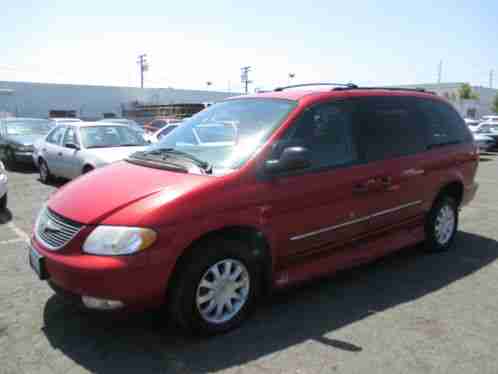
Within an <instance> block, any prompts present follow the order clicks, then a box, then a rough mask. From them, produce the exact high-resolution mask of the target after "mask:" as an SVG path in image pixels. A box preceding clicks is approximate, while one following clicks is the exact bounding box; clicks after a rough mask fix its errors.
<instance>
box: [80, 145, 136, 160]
mask: <svg viewBox="0 0 498 374" xmlns="http://www.w3.org/2000/svg"><path fill="white" fill-rule="evenodd" d="M145 148H146V147H113V148H93V149H92V148H90V149H87V150H85V153H87V154H89V155H91V156H93V157H94V158H95V159H96V160H98V161H99V162H101V163H102V164H111V163H113V162H116V161H121V160H124V159H125V158H126V157H128V156H129V155H131V154H132V153H135V152H139V151H143V150H145Z"/></svg>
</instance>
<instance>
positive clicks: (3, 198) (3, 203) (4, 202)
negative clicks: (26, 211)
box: [0, 194, 7, 213]
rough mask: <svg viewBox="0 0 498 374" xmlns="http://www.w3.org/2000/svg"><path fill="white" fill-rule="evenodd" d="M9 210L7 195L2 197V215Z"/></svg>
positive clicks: (0, 201)
mask: <svg viewBox="0 0 498 374" xmlns="http://www.w3.org/2000/svg"><path fill="white" fill-rule="evenodd" d="M6 210H7V194H5V195H3V196H2V197H0V213H1V212H5V211H6Z"/></svg>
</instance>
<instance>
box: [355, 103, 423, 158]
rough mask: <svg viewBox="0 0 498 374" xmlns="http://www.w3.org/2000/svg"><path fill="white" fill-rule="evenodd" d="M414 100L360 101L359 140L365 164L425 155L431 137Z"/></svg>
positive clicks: (357, 134) (357, 136) (357, 116)
mask: <svg viewBox="0 0 498 374" xmlns="http://www.w3.org/2000/svg"><path fill="white" fill-rule="evenodd" d="M413 104H414V103H413V101H412V100H411V98H409V97H406V98H403V97H369V98H362V99H359V100H358V101H357V105H356V112H355V116H354V126H355V136H356V138H357V143H358V146H359V151H360V155H361V159H362V160H363V161H365V162H372V161H379V160H385V159H390V158H397V157H402V156H407V155H412V154H416V153H419V152H423V151H424V150H425V149H426V148H427V141H426V139H427V137H426V133H425V128H424V126H423V123H422V121H421V117H420V114H419V113H418V111H417V110H416V107H415V105H413Z"/></svg>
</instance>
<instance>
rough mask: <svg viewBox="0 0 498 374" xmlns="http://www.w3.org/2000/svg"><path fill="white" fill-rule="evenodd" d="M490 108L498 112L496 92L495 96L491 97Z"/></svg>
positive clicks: (497, 95)
mask: <svg viewBox="0 0 498 374" xmlns="http://www.w3.org/2000/svg"><path fill="white" fill-rule="evenodd" d="M491 110H492V111H493V113H495V114H498V94H496V96H495V98H494V99H493V104H492V105H491Z"/></svg>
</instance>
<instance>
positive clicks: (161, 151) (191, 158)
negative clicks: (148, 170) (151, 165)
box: [141, 148, 213, 173]
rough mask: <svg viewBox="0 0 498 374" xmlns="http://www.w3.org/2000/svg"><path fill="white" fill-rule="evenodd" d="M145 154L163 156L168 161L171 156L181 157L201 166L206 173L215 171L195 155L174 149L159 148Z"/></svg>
mask: <svg viewBox="0 0 498 374" xmlns="http://www.w3.org/2000/svg"><path fill="white" fill-rule="evenodd" d="M141 153H142V152H141ZM143 154H145V155H154V156H163V157H162V158H163V160H166V159H167V158H169V157H170V156H179V157H181V158H184V159H187V160H189V161H192V162H193V163H194V164H195V165H197V166H199V167H200V168H201V169H203V170H204V171H205V172H206V173H211V172H212V170H213V167H212V166H211V164H210V163H209V162H206V161H203V160H201V159H198V158H197V157H195V156H194V155H191V154H190V153H187V152H183V151H179V150H177V149H174V148H158V149H153V150H151V151H145V152H143Z"/></svg>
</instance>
